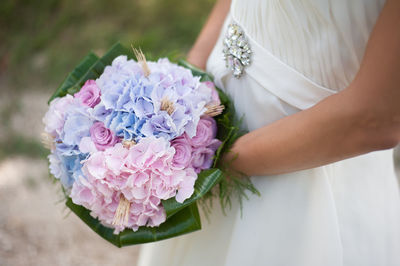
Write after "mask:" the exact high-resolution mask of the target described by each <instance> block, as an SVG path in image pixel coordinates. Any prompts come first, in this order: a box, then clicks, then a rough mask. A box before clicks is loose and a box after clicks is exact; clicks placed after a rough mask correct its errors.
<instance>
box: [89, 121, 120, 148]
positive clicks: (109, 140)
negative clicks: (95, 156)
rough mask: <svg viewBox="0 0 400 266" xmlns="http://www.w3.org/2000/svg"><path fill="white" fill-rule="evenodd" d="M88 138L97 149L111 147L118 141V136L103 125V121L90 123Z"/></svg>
mask: <svg viewBox="0 0 400 266" xmlns="http://www.w3.org/2000/svg"><path fill="white" fill-rule="evenodd" d="M90 138H91V139H92V141H93V143H94V145H95V146H96V148H97V150H99V151H104V150H105V149H107V148H109V147H113V146H114V145H115V144H116V143H117V142H118V141H119V139H118V137H117V136H116V135H115V134H114V133H113V132H112V131H111V130H109V129H108V128H106V127H105V126H104V124H103V122H96V123H94V124H93V125H92V127H91V128H90Z"/></svg>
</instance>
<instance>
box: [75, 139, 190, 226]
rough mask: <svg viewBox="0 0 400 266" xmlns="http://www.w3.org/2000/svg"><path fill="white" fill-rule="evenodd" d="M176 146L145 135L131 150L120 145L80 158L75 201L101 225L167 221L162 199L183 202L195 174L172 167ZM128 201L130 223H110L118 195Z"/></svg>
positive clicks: (188, 192) (187, 169)
mask: <svg viewBox="0 0 400 266" xmlns="http://www.w3.org/2000/svg"><path fill="white" fill-rule="evenodd" d="M174 154H175V149H174V148H173V147H171V146H170V143H169V142H168V141H166V140H165V139H164V138H155V137H148V138H143V139H142V140H141V141H140V142H139V143H138V144H136V145H134V146H133V147H131V148H130V149H127V148H124V147H123V146H122V144H121V143H117V144H116V145H115V146H114V147H111V148H108V149H106V150H105V151H97V152H94V153H92V154H91V155H90V157H89V158H88V159H87V160H86V161H85V162H84V165H83V168H82V172H83V174H84V176H85V177H83V176H81V177H80V178H79V179H78V180H77V181H76V182H75V183H74V185H73V187H72V191H71V198H72V201H73V202H74V203H75V204H79V205H82V206H84V207H85V208H87V209H89V210H90V211H91V214H92V216H93V217H97V218H98V219H99V220H100V221H101V222H102V223H103V224H104V225H106V226H109V227H114V228H115V233H119V232H121V231H122V230H123V229H124V228H131V229H133V230H134V231H136V230H137V229H138V228H139V226H151V227H153V226H159V225H160V224H161V223H163V222H164V221H165V220H166V214H165V211H164V209H163V206H162V204H161V200H165V199H169V198H171V197H174V196H175V198H176V200H177V201H178V202H183V201H184V200H185V199H187V198H189V197H190V196H191V195H192V194H193V191H194V183H195V181H196V178H197V174H196V172H195V171H194V169H193V168H190V167H189V168H185V169H182V168H181V167H175V166H174V164H173V157H174ZM121 195H123V196H124V197H125V198H126V199H127V200H128V201H129V202H130V203H131V207H130V213H129V217H128V221H127V222H126V223H125V222H124V223H123V224H122V225H121V226H114V225H112V221H113V218H114V214H115V211H116V209H117V206H118V203H119V199H120V196H121Z"/></svg>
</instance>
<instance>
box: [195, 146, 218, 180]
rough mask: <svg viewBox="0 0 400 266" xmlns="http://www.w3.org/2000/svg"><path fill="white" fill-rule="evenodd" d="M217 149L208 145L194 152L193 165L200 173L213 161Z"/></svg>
mask: <svg viewBox="0 0 400 266" xmlns="http://www.w3.org/2000/svg"><path fill="white" fill-rule="evenodd" d="M214 154H215V151H214V150H213V149H211V148H208V147H200V148H198V149H197V150H195V151H194V152H193V154H192V161H191V164H192V167H193V169H194V171H195V172H196V173H197V174H198V173H200V172H201V170H203V169H208V168H210V167H211V165H212V163H213V157H214Z"/></svg>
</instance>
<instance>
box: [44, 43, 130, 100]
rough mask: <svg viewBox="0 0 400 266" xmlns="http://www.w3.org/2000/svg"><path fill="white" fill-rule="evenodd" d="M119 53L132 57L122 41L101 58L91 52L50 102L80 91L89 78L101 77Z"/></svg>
mask: <svg viewBox="0 0 400 266" xmlns="http://www.w3.org/2000/svg"><path fill="white" fill-rule="evenodd" d="M119 55H126V56H128V58H131V57H132V52H130V51H129V49H127V48H126V47H124V46H123V45H121V44H120V43H116V44H115V45H113V46H112V47H111V49H110V50H108V51H107V52H106V53H105V54H104V56H103V57H101V58H99V57H98V56H97V55H95V54H94V53H92V52H91V53H89V54H88V55H87V56H86V57H85V58H84V59H83V60H82V61H81V62H80V63H79V65H78V66H77V67H76V68H75V69H74V70H73V71H72V72H71V73H70V74H69V75H68V76H67V78H66V79H65V80H64V82H63V83H62V84H61V85H60V86H59V87H58V88H57V90H56V92H55V93H54V94H53V95H52V96H51V98H50V100H49V102H50V101H51V100H53V99H54V98H57V97H62V96H65V95H66V94H73V93H75V92H77V91H79V90H80V88H81V87H82V85H83V84H84V83H85V82H86V81H87V80H88V79H97V78H98V77H100V75H101V74H102V73H103V71H104V68H105V67H106V66H107V65H110V64H111V63H112V61H113V60H114V58H115V57H117V56H119Z"/></svg>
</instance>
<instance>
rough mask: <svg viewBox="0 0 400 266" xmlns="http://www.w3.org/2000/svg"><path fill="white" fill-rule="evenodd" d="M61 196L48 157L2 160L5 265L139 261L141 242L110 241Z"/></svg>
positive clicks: (0, 225)
mask: <svg viewBox="0 0 400 266" xmlns="http://www.w3.org/2000/svg"><path fill="white" fill-rule="evenodd" d="M61 198H62V195H61V193H60V190H59V185H58V184H53V183H52V182H51V179H50V178H48V174H47V163H46V162H45V161H43V160H32V159H26V158H23V157H18V158H10V159H7V160H5V161H3V162H1V163H0V202H1V203H0V265H2V266H25V265H41V266H50V265H51V266H55V265H60V266H61V265H77V266H78V265H85V266H87V265H96V266H97V265H107V266H108V265H136V258H137V254H138V250H139V247H138V246H132V247H125V248H122V249H118V248H116V247H114V246H113V245H111V244H108V242H106V241H104V240H103V239H101V238H100V237H99V236H97V234H95V233H94V232H92V231H91V230H90V229H89V228H88V227H87V226H86V225H85V224H84V223H83V222H82V221H80V220H79V219H78V218H77V217H76V216H75V215H74V214H73V213H70V215H68V213H69V212H68V210H67V209H65V207H64V204H63V203H62V202H61V203H60V202H59V203H57V200H58V199H61ZM67 215H68V216H67ZM66 216H67V217H66Z"/></svg>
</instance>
